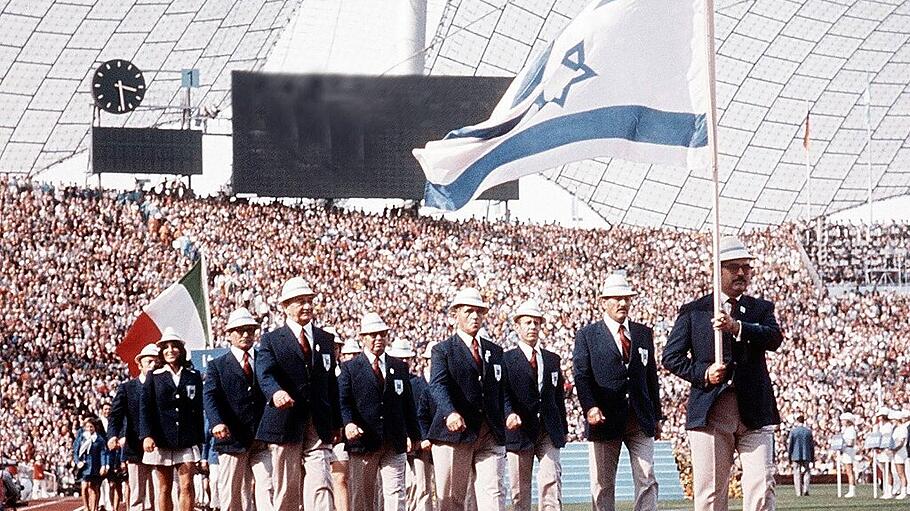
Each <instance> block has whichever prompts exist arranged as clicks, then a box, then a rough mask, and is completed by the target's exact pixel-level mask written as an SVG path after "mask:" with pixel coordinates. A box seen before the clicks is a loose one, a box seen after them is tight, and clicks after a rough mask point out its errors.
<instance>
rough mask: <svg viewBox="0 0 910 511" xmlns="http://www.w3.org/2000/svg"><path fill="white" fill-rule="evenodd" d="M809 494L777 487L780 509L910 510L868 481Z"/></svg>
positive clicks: (680, 506) (675, 506)
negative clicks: (852, 494) (852, 491)
mask: <svg viewBox="0 0 910 511" xmlns="http://www.w3.org/2000/svg"><path fill="white" fill-rule="evenodd" d="M844 491H845V492H846V491H847V487H846V485H845V486H844ZM809 493H810V494H809V495H808V496H806V497H797V496H796V495H794V494H793V487H792V486H778V487H777V509H781V510H785V509H798V510H800V511H838V510H850V511H860V510H867V509H869V510H873V509H874V510H875V511H897V510H899V509H900V510H910V499H908V500H875V499H873V498H872V486H871V485H864V486H860V487H858V488H857V489H856V498H853V499H838V498H837V486H836V485H833V484H830V485H814V486H812V487H811V488H810V489H809ZM658 508H659V509H661V510H662V511H671V510H689V509H692V502H691V501H688V500H670V501H661V502H659V503H658ZM742 508H743V501H742V499H737V500H731V501H730V509H731V510H741V509H742ZM563 509H565V510H566V511H582V510H589V509H591V505H590V504H567V505H565V506H563ZM616 509H617V511H629V510H631V509H632V503H631V502H618V503H617V506H616Z"/></svg>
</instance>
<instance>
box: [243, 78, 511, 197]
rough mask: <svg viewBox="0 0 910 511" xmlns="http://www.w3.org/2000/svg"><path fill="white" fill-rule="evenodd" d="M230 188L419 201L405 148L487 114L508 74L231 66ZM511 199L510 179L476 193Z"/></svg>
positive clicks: (421, 183) (420, 185)
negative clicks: (303, 71) (272, 70)
mask: <svg viewBox="0 0 910 511" xmlns="http://www.w3.org/2000/svg"><path fill="white" fill-rule="evenodd" d="M232 78H233V80H232V106H233V121H232V122H233V136H234V168H233V177H232V190H233V192H234V193H251V194H256V195H259V196H265V197H308V198H401V199H422V198H423V191H424V187H425V185H426V178H425V177H424V174H423V171H422V170H421V168H420V165H419V164H418V163H417V160H416V159H415V158H414V156H413V155H412V154H411V149H414V148H416V147H423V146H424V145H425V144H426V143H427V142H428V141H430V140H439V139H441V138H442V137H443V136H445V134H446V133H448V132H449V131H451V130H453V129H457V128H461V127H464V126H468V125H471V124H477V123H479V122H481V121H484V120H486V119H487V118H488V117H489V115H490V113H491V112H492V111H493V108H494V107H495V106H496V103H497V102H498V101H499V98H500V97H502V95H503V93H504V92H505V90H506V89H507V88H508V86H509V83H510V82H511V80H512V79H511V78H500V77H476V76H381V77H379V76H348V75H291V74H266V73H252V72H244V71H234V72H233V74H232ZM481 198H484V199H499V200H504V199H517V198H518V182H517V181H513V182H510V183H505V184H503V185H500V186H498V187H495V188H493V189H491V190H488V191H487V193H485V194H484V195H482V196H481Z"/></svg>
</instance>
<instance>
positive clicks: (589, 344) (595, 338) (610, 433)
mask: <svg viewBox="0 0 910 511" xmlns="http://www.w3.org/2000/svg"><path fill="white" fill-rule="evenodd" d="M629 341H630V342H631V352H630V353H629V367H628V368H626V365H625V364H624V363H623V360H622V353H620V351H619V347H618V346H617V345H616V341H615V340H614V338H613V335H612V334H611V333H610V329H609V328H608V327H607V324H606V322H604V320H600V321H596V322H594V323H591V324H589V325H586V326H584V327H583V328H582V329H581V330H579V331H578V333H577V334H576V335H575V351H574V354H573V358H572V365H573V367H574V371H575V389H576V391H577V392H578V400H579V401H580V402H581V408H582V411H583V412H584V413H585V416H587V413H588V410H590V409H591V408H593V407H595V406H596V407H598V408H600V411H601V413H603V415H604V417H605V418H606V420H605V421H604V422H603V423H601V424H599V425H597V426H591V425H590V424H588V421H587V420H585V432H586V435H587V437H588V439H590V440H591V441H608V440H615V439H617V438H622V436H623V434H624V433H625V431H626V423H627V422H628V420H629V414H630V413H634V414H635V417H636V419H637V420H638V425H639V426H640V427H641V430H642V432H644V434H646V435H648V436H654V435H655V433H656V432H657V422H658V421H659V420H661V419H663V414H662V413H661V410H660V387H659V384H658V381H657V361H656V360H655V359H654V332H653V331H652V330H651V329H650V328H648V327H647V326H645V325H642V324H641V323H636V322H634V321H629Z"/></svg>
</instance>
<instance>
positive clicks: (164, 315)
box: [117, 258, 211, 376]
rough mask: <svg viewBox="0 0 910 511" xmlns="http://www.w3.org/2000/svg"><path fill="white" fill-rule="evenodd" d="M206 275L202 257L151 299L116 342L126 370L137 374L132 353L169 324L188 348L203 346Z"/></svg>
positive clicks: (207, 326)
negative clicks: (123, 335)
mask: <svg viewBox="0 0 910 511" xmlns="http://www.w3.org/2000/svg"><path fill="white" fill-rule="evenodd" d="M207 281H208V279H207V276H206V271H205V262H204V260H203V259H202V258H200V259H199V261H197V262H196V264H194V265H193V268H192V269H191V270H190V271H189V273H187V274H186V275H184V276H183V278H181V279H180V280H179V281H178V282H176V283H174V284H171V286H170V287H168V288H167V289H165V290H164V291H163V292H162V293H161V294H160V295H158V296H157V297H156V298H155V299H154V300H152V302H151V303H149V304H148V305H146V306H145V307H144V308H143V309H142V313H141V314H139V317H138V318H136V321H134V322H133V325H132V326H131V327H130V329H129V330H128V331H127V332H126V336H125V337H124V338H123V340H122V341H121V342H120V344H119V345H117V355H118V356H119V357H120V359H121V360H123V361H124V362H126V363H127V364H129V366H130V374H131V375H133V376H136V375H138V374H139V367H138V366H137V365H136V361H135V358H136V355H138V354H139V352H140V351H141V350H142V348H143V347H144V346H145V345H146V344H149V343H153V342H155V341H157V340H158V339H160V338H161V332H163V331H164V329H165V328H167V327H171V328H173V329H174V330H176V331H177V333H178V334H180V336H181V337H183V340H184V341H186V349H187V351H188V352H190V351H192V350H194V349H204V348H206V347H207V346H208V345H209V343H210V340H211V330H210V323H211V322H210V318H211V313H210V312H209V299H208V292H207V285H206V283H207Z"/></svg>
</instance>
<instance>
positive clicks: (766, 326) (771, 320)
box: [740, 302, 784, 351]
mask: <svg viewBox="0 0 910 511" xmlns="http://www.w3.org/2000/svg"><path fill="white" fill-rule="evenodd" d="M765 303H767V304H768V305H767V310H766V311H765V312H764V314H762V316H761V319H760V320H759V322H758V323H747V322H745V321H741V322H740V324H741V325H742V332H740V339H741V340H742V341H745V342H748V343H749V344H751V345H753V346H757V347H758V348H760V349H763V350H765V351H777V348H779V347H780V345H781V343H782V342H783V340H784V335H783V333H781V331H780V326H779V325H778V324H777V318H776V317H775V316H774V304H773V303H772V302H765Z"/></svg>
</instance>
